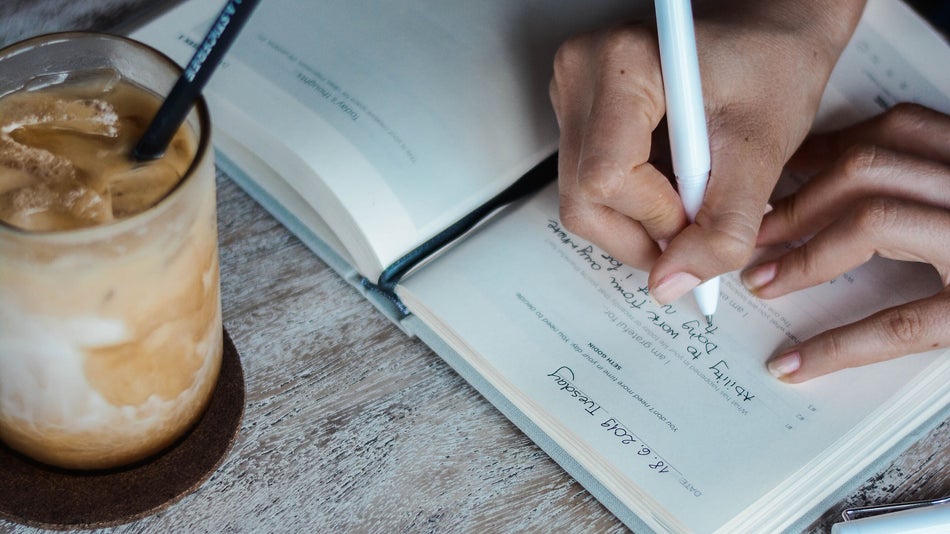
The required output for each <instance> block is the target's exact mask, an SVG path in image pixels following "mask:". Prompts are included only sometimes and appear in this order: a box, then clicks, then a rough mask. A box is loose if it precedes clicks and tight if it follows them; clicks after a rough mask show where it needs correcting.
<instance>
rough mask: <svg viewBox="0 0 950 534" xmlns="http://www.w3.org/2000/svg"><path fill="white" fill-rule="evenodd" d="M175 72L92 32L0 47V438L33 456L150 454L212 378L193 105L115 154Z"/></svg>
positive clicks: (212, 271)
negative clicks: (140, 154)
mask: <svg viewBox="0 0 950 534" xmlns="http://www.w3.org/2000/svg"><path fill="white" fill-rule="evenodd" d="M179 73H180V69H179V68H178V67H176V66H175V65H174V64H173V63H172V62H171V61H170V60H168V59H167V58H166V57H164V56H163V55H161V54H159V53H157V52H155V51H154V50H152V49H150V48H148V47H146V46H144V45H142V44H139V43H136V42H133V41H130V40H127V39H124V38H120V37H114V36H107V35H102V34H89V33H65V34H54V35H49V36H44V37H38V38H35V39H31V40H28V41H24V42H21V43H18V44H15V45H12V46H10V47H8V48H6V49H3V50H0V439H2V441H3V442H4V443H6V444H7V445H8V446H9V447H10V448H12V449H14V450H16V451H19V452H20V453H23V454H25V455H27V456H29V457H32V458H34V459H36V460H38V461H40V462H44V463H48V464H52V465H55V466H59V467H64V468H69V469H107V468H113V467H117V466H122V465H126V464H129V463H132V462H136V461H139V460H143V459H145V458H148V457H150V456H152V455H154V454H156V453H158V452H159V451H162V450H163V449H165V448H167V447H168V446H169V445H170V444H172V443H174V442H175V441H176V440H177V439H178V438H180V437H181V436H182V435H183V434H184V433H185V432H187V431H188V430H189V429H190V427H192V426H193V425H194V424H195V423H196V421H197V420H198V419H199V417H200V416H201V415H202V413H203V411H204V410H205V407H206V405H207V404H208V401H209V398H210V396H211V393H212V391H213V389H214V386H215V383H216V381H217V377H218V372H219V369H220V365H221V355H222V328H221V306H220V291H219V278H218V276H219V275H218V253H217V226H216V215H215V191H214V163H213V156H212V150H211V144H210V123H209V119H208V113H207V110H206V108H205V105H204V103H203V102H199V103H198V104H197V105H196V106H195V109H194V110H193V111H192V112H191V113H190V115H189V116H188V118H187V120H186V124H185V125H183V127H182V129H180V130H179V132H178V135H177V136H176V138H175V139H174V140H173V141H172V144H171V145H170V147H169V149H168V151H167V152H166V154H165V155H164V156H163V157H162V158H161V159H159V160H157V161H153V162H149V163H147V164H141V163H138V162H134V161H133V160H132V159H131V158H130V156H128V154H130V153H131V151H132V147H133V146H134V144H135V142H136V141H137V140H138V138H139V136H140V135H141V132H142V131H143V130H144V127H145V125H146V124H147V122H148V121H149V120H150V119H151V117H152V116H153V115H154V113H155V111H156V110H157V108H158V105H159V104H160V98H161V97H159V96H156V95H165V94H167V93H168V91H169V89H170V88H171V86H172V85H173V84H174V82H175V80H176V79H177V77H178V75H179ZM143 95H144V96H143ZM5 104H6V105H5Z"/></svg>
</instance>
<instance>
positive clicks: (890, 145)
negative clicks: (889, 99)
mask: <svg viewBox="0 0 950 534" xmlns="http://www.w3.org/2000/svg"><path fill="white" fill-rule="evenodd" d="M862 145H865V146H866V145H873V146H878V147H882V148H886V149H888V150H891V151H894V152H902V153H905V154H909V155H914V156H918V157H920V158H923V159H930V160H934V161H938V162H942V163H946V164H950V115H946V114H944V113H940V112H939V111H936V110H932V109H930V108H926V107H924V106H921V105H918V104H911V103H901V104H897V105H896V106H894V107H892V108H890V109H889V110H887V111H886V112H884V113H882V114H880V115H877V116H875V117H873V118H871V119H868V120H867V121H864V122H861V123H858V124H855V125H853V126H850V127H848V128H845V129H843V130H839V131H835V132H830V133H826V134H820V135H815V136H812V137H810V138H808V139H807V140H806V141H805V143H803V144H802V146H801V147H800V148H799V150H798V151H797V152H796V153H795V155H794V156H793V157H792V159H791V160H790V161H789V167H790V168H792V169H794V170H796V171H798V172H808V173H813V172H815V171H817V170H819V169H821V168H823V167H824V166H826V165H827V164H828V162H830V161H834V160H836V159H838V158H839V157H840V156H841V155H842V154H844V153H845V152H847V151H848V149H850V148H851V147H854V146H862Z"/></svg>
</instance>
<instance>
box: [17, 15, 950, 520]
mask: <svg viewBox="0 0 950 534" xmlns="http://www.w3.org/2000/svg"><path fill="white" fill-rule="evenodd" d="M151 5H153V2H151V1H149V0H84V1H73V2H61V1H59V0H13V1H11V0H5V1H4V2H0V44H6V43H9V42H12V41H14V40H18V39H21V38H24V37H27V36H30V35H34V34H38V33H43V32H48V31H56V30H63V29H89V28H106V27H109V26H111V25H112V24H114V23H116V22H121V21H122V20H126V19H127V18H128V17H132V16H135V15H136V14H137V12H138V11H137V10H140V9H144V8H146V7H147V6H151ZM218 185H219V192H218V196H219V198H218V201H219V220H220V223H219V224H220V243H221V269H222V277H221V279H222V286H223V287H222V299H223V307H224V318H225V325H226V327H227V329H228V331H229V333H230V335H231V337H232V338H233V340H234V342H235V344H236V346H237V347H238V350H239V351H240V352H241V354H242V362H243V365H244V372H245V377H246V381H247V403H246V409H245V416H244V421H243V425H242V428H241V432H240V435H239V437H238V440H237V442H236V444H235V446H234V449H233V450H232V451H231V453H230V454H229V456H228V458H227V459H226V460H225V462H224V463H223V464H222V465H221V467H220V468H219V469H218V471H217V472H216V473H215V474H214V475H213V476H212V477H211V479H210V480H208V482H206V483H205V484H204V485H203V486H202V487H201V488H200V489H199V490H198V491H197V492H196V493H194V494H192V495H189V496H187V497H185V498H184V499H183V500H181V501H180V502H178V503H176V504H174V505H173V506H171V507H170V508H168V509H167V510H165V511H163V512H160V513H158V514H156V515H154V516H151V517H148V518H145V519H142V520H140V521H137V522H135V523H132V524H128V525H123V526H120V527H116V528H114V529H110V530H111V531H113V532H117V533H124V532H129V533H132V532H136V533H138V532H297V531H324V532H331V531H341V532H364V531H365V532H454V531H466V532H471V531H474V532H482V531H490V532H516V531H517V532H521V531H532V532H534V531H541V532H577V531H584V532H622V531H625V530H626V529H625V528H624V527H623V525H621V524H620V523H619V522H618V521H617V520H616V519H615V518H614V517H613V516H612V515H611V514H610V513H609V512H608V511H607V510H606V509H605V508H603V507H602V506H601V505H600V504H599V503H598V502H597V501H596V500H594V499H593V498H592V497H591V496H590V494H589V493H587V492H586V491H585V490H584V489H583V488H582V487H581V486H580V485H579V484H578V483H577V482H575V481H574V480H572V479H571V478H570V477H568V476H567V475H566V474H565V473H564V472H563V471H562V470H561V469H560V467H558V466H557V465H556V464H555V463H554V462H553V461H552V460H551V459H550V458H548V457H547V456H546V455H545V454H544V453H543V452H541V451H540V450H539V449H538V448H537V447H536V446H535V445H533V444H532V443H531V442H530V441H529V440H528V439H527V438H526V437H525V436H524V435H523V434H521V433H520V432H519V431H518V430H517V429H516V428H515V427H514V426H513V425H512V424H511V423H509V422H508V421H507V420H506V419H505V418H504V417H503V416H501V414H500V413H499V412H498V411H496V410H495V409H494V408H493V407H492V406H491V405H490V404H489V403H488V402H487V401H485V400H484V399H482V398H481V397H480V396H479V395H478V394H477V393H476V392H475V391H474V390H473V389H472V388H471V387H469V386H468V385H467V384H466V383H465V382H464V381H463V380H461V379H460V378H459V377H458V375H456V374H455V373H454V372H453V371H452V370H451V369H450V368H449V367H448V366H447V365H446V364H445V363H443V362H442V361H441V360H440V359H439V358H438V357H437V356H436V355H434V354H433V353H432V352H431V351H430V350H429V349H428V348H427V347H426V346H424V345H423V344H422V343H420V342H419V341H417V340H414V339H409V338H407V337H406V336H405V335H404V334H403V333H402V332H401V331H400V330H399V329H397V328H396V327H394V326H393V325H391V324H390V323H389V322H388V321H386V320H385V319H384V318H383V317H382V316H381V315H380V314H379V313H378V312H377V311H376V310H375V309H374V308H373V307H372V306H371V305H370V304H369V303H367V302H366V301H365V300H363V299H362V298H361V297H360V296H359V295H358V294H357V292H356V291H355V290H353V289H352V288H350V287H349V286H348V285H346V284H345V283H344V282H343V281H342V280H341V279H340V278H339V277H338V276H337V275H336V274H335V273H334V272H333V271H332V270H330V269H329V268H328V267H326V266H325V265H324V264H323V263H322V262H321V261H320V260H319V259H317V258H316V257H315V256H314V255H313V254H312V253H311V252H310V251H309V250H307V249H306V248H305V247H304V246H303V245H301V243H300V242H299V241H298V240H297V239H296V238H294V237H293V236H292V235H291V234H289V233H288V232H287V230H285V229H284V228H283V227H282V226H280V225H279V224H278V223H277V222H276V221H274V219H272V218H271V217H270V216H269V215H268V214H267V213H266V212H264V211H263V210H262V209H261V208H260V207H259V206H258V205H257V204H255V203H254V202H253V201H252V200H251V199H250V198H248V197H247V196H246V195H245V194H244V193H243V192H242V191H241V190H240V189H239V188H237V187H236V186H235V185H234V184H233V183H231V182H230V181H229V180H228V179H227V178H226V177H220V176H219V180H218ZM948 446H950V424H948V423H947V422H945V423H944V424H943V425H941V426H940V427H939V428H937V429H936V430H934V431H933V432H932V433H930V435H929V436H927V437H926V438H925V439H923V440H921V441H920V442H919V443H917V444H916V445H915V446H914V447H912V448H911V449H910V450H908V451H907V452H906V453H904V454H903V455H901V456H900V457H899V458H898V459H897V460H896V461H895V462H894V463H893V464H892V465H891V466H889V467H888V468H886V469H885V470H884V471H882V472H881V473H879V474H877V475H875V476H874V477H872V478H871V479H870V480H868V481H867V483H865V484H864V485H863V486H862V487H861V488H859V489H858V490H857V491H855V492H854V493H852V494H851V495H849V496H848V497H847V498H845V499H843V500H842V501H841V502H840V503H838V504H837V505H835V506H833V507H832V508H831V509H829V511H828V512H827V513H826V514H825V515H824V516H823V517H822V518H821V519H820V520H819V521H817V522H816V523H815V524H814V525H813V526H812V528H811V529H809V532H815V533H817V532H827V531H828V530H829V529H830V525H831V523H833V522H834V521H835V520H837V518H838V514H839V512H840V510H841V509H842V508H844V507H845V506H850V505H859V504H871V503H880V502H890V501H902V500H914V499H922V498H931V497H937V496H941V495H944V494H950V475H948V471H950V470H948V458H950V452H948ZM0 531H2V532H15V533H32V532H38V530H37V529H32V528H27V527H23V526H21V525H15V524H13V523H9V522H4V521H0Z"/></svg>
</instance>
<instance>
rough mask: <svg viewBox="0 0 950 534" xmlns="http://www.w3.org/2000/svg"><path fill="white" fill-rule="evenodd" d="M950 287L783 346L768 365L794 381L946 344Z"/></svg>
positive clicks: (948, 340)
mask: <svg viewBox="0 0 950 534" xmlns="http://www.w3.org/2000/svg"><path fill="white" fill-rule="evenodd" d="M947 317H950V289H944V290H943V291H941V292H940V293H938V294H936V295H934V296H932V297H929V298H926V299H922V300H918V301H916V302H911V303H908V304H904V305H901V306H897V307H894V308H890V309H887V310H884V311H881V312H878V313H876V314H874V315H872V316H870V317H868V318H866V319H863V320H861V321H858V322H856V323H852V324H849V325H846V326H842V327H840V328H835V329H833V330H828V331H827V332H824V333H822V334H819V335H817V336H815V337H813V338H811V339H809V340H807V341H805V342H803V343H800V344H798V345H796V346H794V347H789V348H788V349H785V350H784V351H783V352H782V353H781V354H779V355H778V356H776V357H775V358H773V359H772V360H771V361H769V363H768V368H769V372H770V373H772V375H774V376H776V377H777V378H779V379H780V380H782V381H784V382H789V383H799V382H804V381H806V380H809V379H812V378H815V377H818V376H821V375H824V374H828V373H831V372H834V371H838V370H841V369H846V368H850V367H858V366H861V365H867V364H871V363H876V362H880V361H884V360H888V359H892V358H895V357H898V356H903V355H905V354H913V353H918V352H924V351H928V350H934V349H938V348H942V347H948V346H950V321H947Z"/></svg>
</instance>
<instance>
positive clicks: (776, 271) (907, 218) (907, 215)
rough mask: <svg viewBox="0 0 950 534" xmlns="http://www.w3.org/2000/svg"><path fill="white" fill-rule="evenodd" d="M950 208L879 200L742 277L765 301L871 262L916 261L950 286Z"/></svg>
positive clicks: (860, 206) (864, 204) (857, 207)
mask: <svg viewBox="0 0 950 534" xmlns="http://www.w3.org/2000/svg"><path fill="white" fill-rule="evenodd" d="M948 207H950V202H948V203H947V204H946V207H942V206H931V205H926V204H919V203H914V202H910V201H906V200H901V199H894V198H885V197H876V198H872V199H867V200H863V201H861V202H859V203H858V204H857V205H854V206H853V207H852V209H850V211H847V212H846V215H845V216H843V217H842V218H841V219H838V220H837V221H835V222H834V223H832V224H831V225H829V226H828V227H827V228H826V229H825V230H823V231H822V232H820V233H818V234H817V235H815V236H814V237H813V238H812V239H810V240H809V241H808V242H806V243H805V244H803V245H802V246H800V247H798V248H795V249H792V250H791V251H790V252H788V253H787V254H785V255H783V256H781V257H780V258H778V259H776V260H774V261H769V262H767V263H764V264H762V265H758V266H756V267H753V268H751V269H748V270H746V271H745V272H743V273H742V282H743V284H745V286H746V287H747V288H748V289H749V290H750V291H752V292H753V293H754V294H755V295H757V296H759V297H761V298H775V297H779V296H781V295H785V294H787V293H790V292H792V291H796V290H798V289H803V288H806V287H811V286H814V285H817V284H820V283H823V282H825V281H827V280H831V279H832V278H835V277H837V276H839V275H841V274H843V273H845V272H847V271H849V270H851V269H853V268H855V267H857V266H859V265H861V264H863V263H864V262H866V261H867V260H869V259H870V258H871V257H872V256H874V255H875V254H876V255H878V256H881V257H884V258H889V259H896V260H905V261H917V262H923V263H929V264H931V265H933V266H935V267H936V268H937V270H938V272H939V273H940V275H941V277H942V278H943V280H944V284H945V285H946V284H947V283H950V272H948V268H950V247H947V246H935V244H938V243H940V244H946V243H947V236H950V211H948V209H947V208H948Z"/></svg>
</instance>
